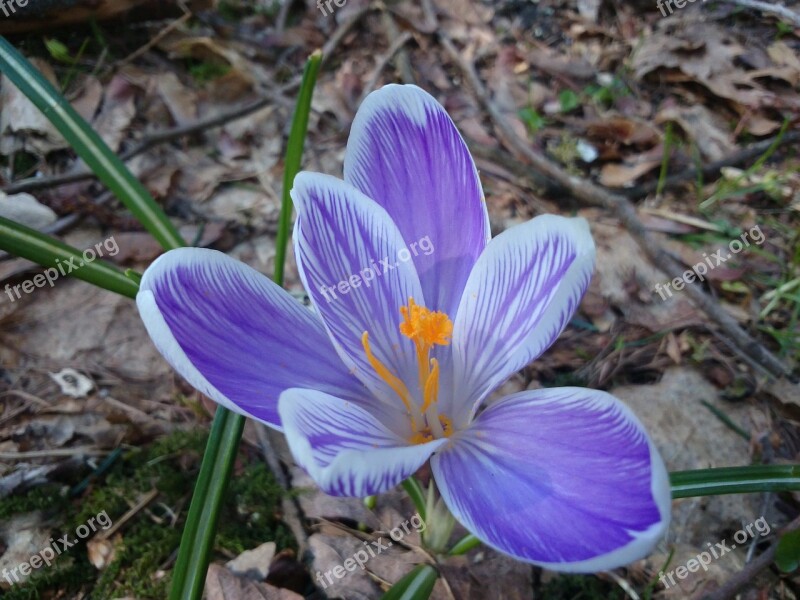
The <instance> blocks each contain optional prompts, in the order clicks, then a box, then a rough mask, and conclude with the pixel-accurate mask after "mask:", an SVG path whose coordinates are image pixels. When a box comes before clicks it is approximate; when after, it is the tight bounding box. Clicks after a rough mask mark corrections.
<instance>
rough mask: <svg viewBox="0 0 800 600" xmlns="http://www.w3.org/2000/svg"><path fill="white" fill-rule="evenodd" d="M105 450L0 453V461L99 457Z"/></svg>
mask: <svg viewBox="0 0 800 600" xmlns="http://www.w3.org/2000/svg"><path fill="white" fill-rule="evenodd" d="M106 452H107V450H101V449H100V448H93V447H91V446H77V447H75V448H54V449H52V450H31V451H30V452H0V460H30V459H35V458H51V457H53V456H80V455H87V456H99V455H101V454H105V453H106Z"/></svg>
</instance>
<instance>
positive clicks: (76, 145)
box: [0, 36, 185, 248]
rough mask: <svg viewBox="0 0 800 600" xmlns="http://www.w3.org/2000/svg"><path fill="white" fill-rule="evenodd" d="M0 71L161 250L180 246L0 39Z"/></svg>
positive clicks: (97, 144)
mask: <svg viewBox="0 0 800 600" xmlns="http://www.w3.org/2000/svg"><path fill="white" fill-rule="evenodd" d="M0 71H2V72H3V73H4V74H5V75H6V77H8V78H9V79H10V80H11V81H12V83H14V85H16V86H17V87H18V88H19V89H20V90H21V91H22V93H23V94H25V95H26V96H27V97H28V99H29V100H30V101H31V102H33V104H34V105H35V106H36V107H37V108H38V109H39V110H41V111H42V113H43V114H44V116H45V117H46V118H47V119H48V120H49V121H50V122H51V123H52V124H53V125H54V126H55V127H56V129H58V130H59V131H60V132H61V135H63V136H64V139H66V140H67V141H68V142H69V144H70V146H72V149H73V150H75V152H77V154H78V156H80V157H81V158H82V159H83V160H84V161H85V162H86V164H87V165H88V166H89V168H90V169H91V170H92V171H93V172H94V173H95V174H96V175H97V177H98V178H99V179H100V180H101V181H102V182H103V183H104V184H105V185H106V186H108V188H109V189H110V190H111V191H112V192H114V194H116V196H117V198H119V199H120V201H121V202H122V203H123V204H125V206H127V207H128V210H130V211H131V213H133V215H134V216H135V217H136V218H137V219H138V220H139V222H140V223H141V224H142V225H143V226H144V227H145V228H146V229H147V230H148V231H149V232H150V233H151V234H152V235H153V237H154V238H156V240H158V242H159V243H160V244H161V245H162V246H164V247H165V248H179V247H181V246H184V245H185V244H184V242H183V240H182V239H181V236H180V235H179V234H178V230H177V229H175V227H174V226H173V225H172V223H171V222H170V221H169V219H168V218H167V216H166V215H165V214H164V211H163V210H161V207H160V206H158V204H156V202H155V200H153V198H152V196H150V194H149V193H148V191H147V190H146V189H145V187H144V186H143V185H142V184H141V182H140V181H139V180H138V179H136V177H134V176H133V174H132V173H131V172H130V171H129V170H128V169H127V167H126V166H125V164H124V163H123V162H122V161H121V160H120V159H119V158H118V157H117V155H116V154H114V152H112V151H111V149H110V148H109V147H108V146H107V145H106V143H105V142H104V141H103V139H102V138H101V137H100V135H99V134H98V133H97V132H96V131H95V130H94V129H92V128H91V126H90V125H89V124H88V123H87V122H86V121H84V120H83V118H82V117H81V116H80V115H79V114H78V113H77V112H76V111H75V109H74V108H72V105H71V104H70V103H69V102H67V101H66V99H64V97H63V96H62V95H61V94H60V93H59V91H58V90H56V89H55V88H54V87H53V86H52V84H51V83H50V82H49V81H47V79H45V78H44V77H43V76H42V74H41V73H39V71H38V70H37V69H36V67H34V66H33V65H32V64H31V63H30V62H28V60H27V59H26V58H25V57H24V56H22V54H20V53H19V52H17V50H16V49H15V48H14V47H13V46H12V45H11V44H9V43H8V40H6V39H5V38H4V37H2V36H0Z"/></svg>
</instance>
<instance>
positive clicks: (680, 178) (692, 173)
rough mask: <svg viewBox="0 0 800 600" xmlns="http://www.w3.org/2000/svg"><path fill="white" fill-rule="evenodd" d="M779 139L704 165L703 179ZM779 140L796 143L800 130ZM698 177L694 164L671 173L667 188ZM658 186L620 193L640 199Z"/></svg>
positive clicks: (654, 183) (755, 155) (758, 153)
mask: <svg viewBox="0 0 800 600" xmlns="http://www.w3.org/2000/svg"><path fill="white" fill-rule="evenodd" d="M776 140H777V136H776V137H772V138H770V139H768V140H763V141H760V142H756V143H755V144H751V145H749V146H747V147H746V148H743V149H742V150H740V151H739V152H735V153H734V154H731V155H730V156H727V157H725V158H722V159H720V160H717V161H714V162H712V163H709V164H707V165H705V166H703V167H702V168H701V169H700V171H701V173H702V174H703V180H706V179H710V178H712V177H716V176H717V175H719V173H720V171H721V170H722V169H723V168H724V167H737V166H739V165H742V164H744V163H746V162H748V161H750V160H752V159H754V158H758V157H759V156H761V155H762V154H764V152H766V151H767V150H768V149H769V148H770V146H772V144H774V143H775V142H776ZM777 141H778V147H780V146H787V145H791V144H794V143H796V142H798V141H800V131H791V132H787V133H786V134H784V136H783V137H782V138H781V139H780V140H777ZM696 179H697V168H695V167H694V166H693V167H691V168H689V169H686V170H685V171H682V172H680V173H675V174H674V175H670V176H669V177H667V179H666V181H665V182H664V188H663V189H665V190H668V189H674V188H676V187H679V186H681V185H683V184H685V183H687V182H690V181H694V180H696ZM657 187H658V181H651V182H649V183H646V184H643V185H637V186H634V187H632V188H626V189H624V190H619V192H618V193H619V194H621V195H623V196H627V197H628V198H630V199H631V200H638V199H639V198H644V197H645V196H647V195H649V194H652V193H653V192H655V191H656V188H657Z"/></svg>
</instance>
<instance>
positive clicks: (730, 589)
mask: <svg viewBox="0 0 800 600" xmlns="http://www.w3.org/2000/svg"><path fill="white" fill-rule="evenodd" d="M799 527H800V518H797V519H795V520H794V521H792V522H791V523H789V524H788V525H786V526H785V527H782V528H781V530H780V531H779V532H778V539H780V538H781V537H783V536H784V535H785V534H787V533H789V532H790V531H794V530H795V529H797V528H799ZM777 549H778V542H775V543H773V544H771V545H770V547H769V548H767V550H765V551H764V553H763V554H761V555H760V556H759V557H758V558H756V559H755V560H754V561H752V562H749V563H748V564H747V565H746V566H745V568H744V569H742V570H741V571H739V572H738V573H737V574H736V575H734V576H733V577H731V578H730V579H729V580H728V581H726V582H725V583H724V584H723V585H722V586H721V587H719V588H717V589H716V590H714V591H713V592H711V593H710V594H706V595H705V596H703V600H728V599H729V598H733V597H734V596H735V595H736V593H737V592H738V591H739V590H741V589H742V588H743V587H744V586H746V585H747V584H748V583H751V582H752V581H753V579H755V577H756V575H758V574H759V573H760V572H761V571H763V570H764V569H766V568H767V567H768V566H770V565H771V564H772V561H773V559H774V558H775V552H776V550H777Z"/></svg>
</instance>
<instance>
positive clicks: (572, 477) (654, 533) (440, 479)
mask: <svg viewBox="0 0 800 600" xmlns="http://www.w3.org/2000/svg"><path fill="white" fill-rule="evenodd" d="M431 465H432V467H433V473H434V477H435V478H436V483H437V484H438V485H439V489H440V491H441V494H442V497H443V498H444V500H445V502H446V503H447V506H448V507H449V508H450V510H451V511H452V513H453V515H454V516H455V517H456V519H458V520H459V521H460V522H461V523H462V524H463V525H464V526H465V527H466V528H467V529H469V530H470V531H472V532H473V533H474V534H475V535H476V536H477V537H478V538H480V539H481V540H482V541H483V542H485V543H486V544H488V545H489V546H492V547H493V548H495V549H497V550H500V551H501V552H505V553H506V554H510V555H511V556H513V557H515V558H518V559H520V560H524V561H528V562H532V563H534V564H537V565H540V566H543V567H547V568H549V569H554V570H558V571H569V572H595V571H604V570H608V569H613V568H615V567H619V566H621V565H625V564H628V563H630V562H632V561H634V560H637V559H640V558H642V557H644V556H646V555H647V554H648V553H649V552H650V551H651V550H652V549H653V547H654V546H655V544H656V543H657V542H658V541H659V540H660V539H661V538H662V536H663V535H664V533H665V531H666V529H667V527H668V524H669V513H670V486H669V479H668V476H667V471H666V469H665V467H664V464H663V462H662V460H661V457H660V456H659V454H658V452H657V450H656V449H655V447H654V446H653V444H652V442H651V441H650V440H649V438H648V436H647V434H646V432H645V431H644V429H643V427H642V425H641V424H640V423H639V421H638V420H637V419H636V417H635V416H634V415H633V413H632V412H631V411H630V409H628V408H627V407H626V406H625V405H624V404H622V403H621V402H620V401H619V400H617V399H616V398H614V397H613V396H611V395H609V394H606V393H604V392H598V391H594V390H587V389H582V388H552V389H547V390H537V391H529V392H522V393H520V394H515V395H513V396H509V397H506V398H504V399H503V400H501V401H499V402H498V403H496V404H493V405H492V406H490V407H489V408H487V409H486V411H484V412H483V413H481V414H480V415H479V416H478V418H477V419H476V421H475V422H474V423H473V425H472V426H471V427H470V429H468V430H467V431H465V432H463V433H461V434H458V436H457V437H456V438H453V443H452V444H451V445H450V446H448V447H446V448H444V449H443V450H442V451H440V452H439V453H437V454H436V455H434V457H433V458H432V459H431Z"/></svg>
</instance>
